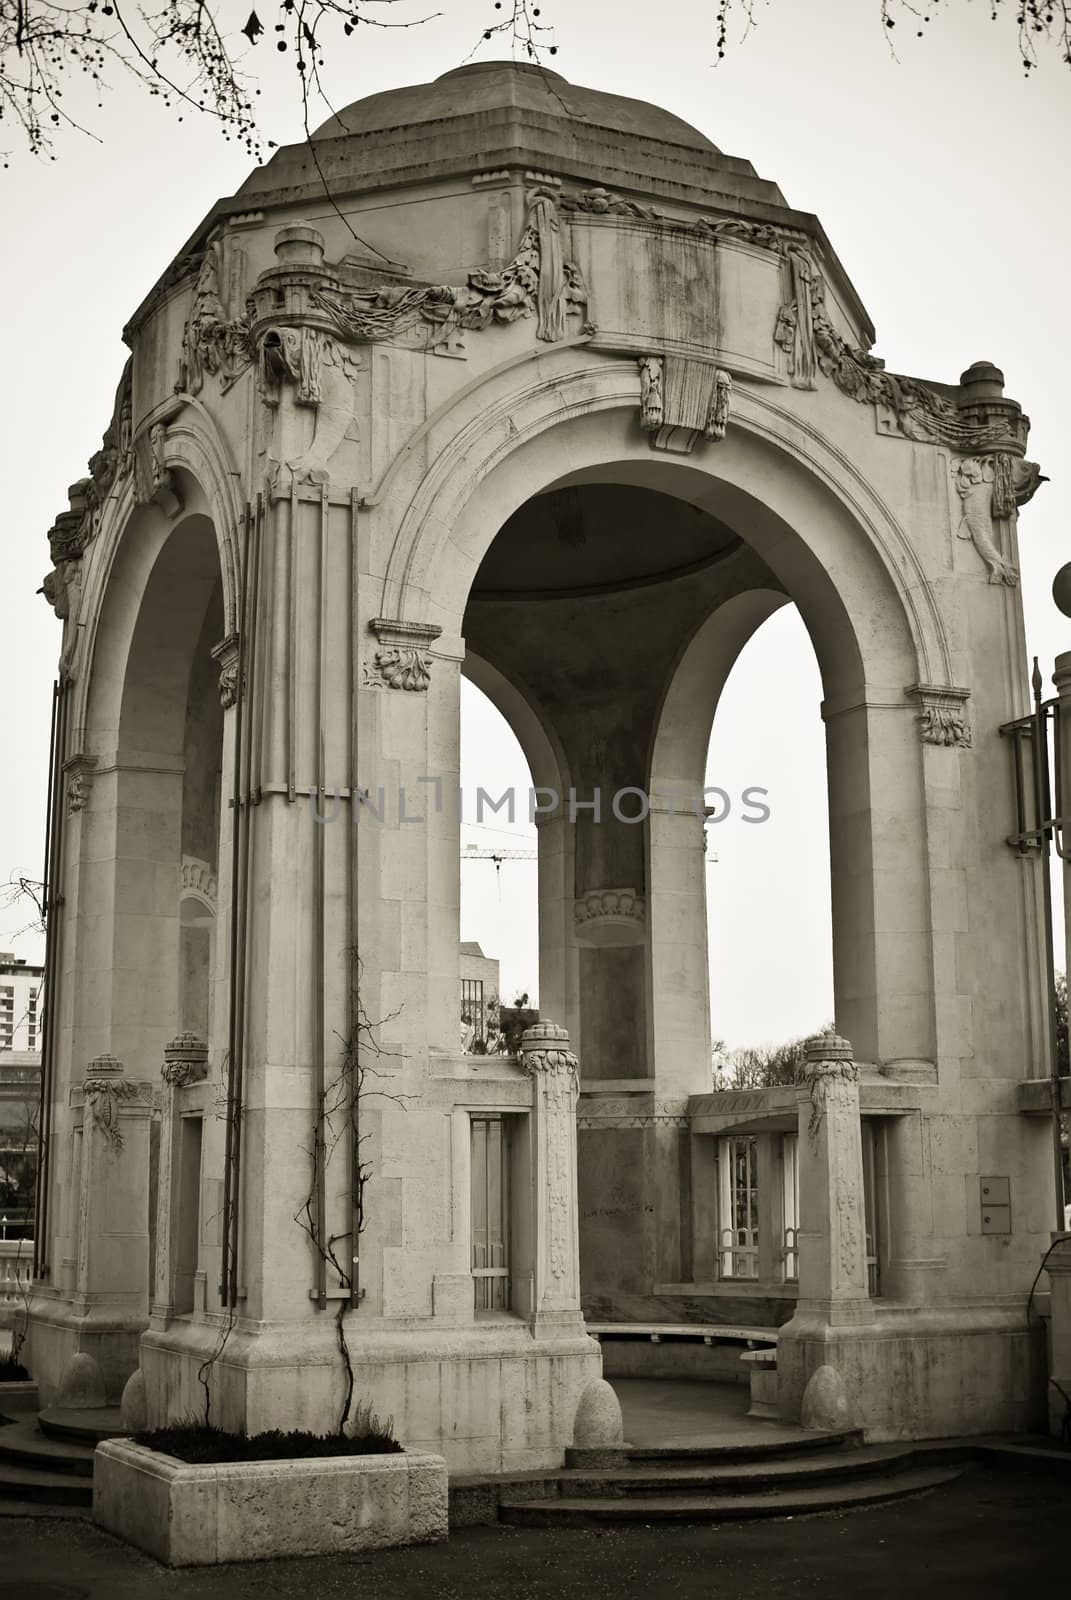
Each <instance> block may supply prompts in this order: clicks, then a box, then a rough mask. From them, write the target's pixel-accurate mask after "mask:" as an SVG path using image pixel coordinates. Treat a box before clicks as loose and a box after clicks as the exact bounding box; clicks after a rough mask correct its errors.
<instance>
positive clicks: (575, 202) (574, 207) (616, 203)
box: [561, 184, 659, 222]
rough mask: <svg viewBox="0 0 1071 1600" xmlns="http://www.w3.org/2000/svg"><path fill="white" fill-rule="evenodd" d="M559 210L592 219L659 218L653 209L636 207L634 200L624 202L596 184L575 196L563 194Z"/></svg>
mask: <svg viewBox="0 0 1071 1600" xmlns="http://www.w3.org/2000/svg"><path fill="white" fill-rule="evenodd" d="M561 208H562V210H563V211H582V212H586V213H587V214H588V215H589V216H593V217H642V218H643V219H644V220H645V221H647V222H657V221H658V218H659V213H658V212H657V211H655V210H654V209H653V207H651V206H641V205H637V204H636V202H635V201H634V200H624V199H622V197H621V196H620V195H619V194H613V193H612V192H611V191H610V190H609V189H604V188H602V187H601V186H600V185H598V184H596V185H595V186H594V187H593V188H591V189H582V190H581V191H580V192H579V193H577V194H568V195H565V194H563V195H562V197H561Z"/></svg>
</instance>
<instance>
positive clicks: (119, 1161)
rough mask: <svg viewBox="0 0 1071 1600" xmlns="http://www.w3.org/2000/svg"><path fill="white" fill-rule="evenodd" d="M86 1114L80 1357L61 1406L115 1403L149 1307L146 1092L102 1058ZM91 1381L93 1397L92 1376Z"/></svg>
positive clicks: (78, 1278) (86, 1091)
mask: <svg viewBox="0 0 1071 1600" xmlns="http://www.w3.org/2000/svg"><path fill="white" fill-rule="evenodd" d="M72 1102H73V1104H74V1106H75V1107H77V1106H78V1104H79V1102H81V1105H82V1119H83V1120H82V1159H81V1170H80V1174H79V1193H78V1217H77V1245H76V1259H75V1269H74V1292H73V1295H72V1299H71V1309H72V1312H73V1313H74V1316H75V1317H76V1318H77V1319H78V1324H77V1334H76V1336H75V1354H74V1355H73V1356H72V1357H71V1359H70V1360H69V1361H68V1363H67V1368H66V1369H65V1371H64V1375H63V1377H62V1379H61V1382H60V1396H59V1403H60V1404H61V1405H77V1404H79V1403H81V1404H87V1403H89V1404H100V1403H101V1400H100V1399H99V1398H93V1399H91V1400H89V1401H87V1400H86V1399H85V1398H82V1399H81V1400H79V1399H78V1398H76V1395H78V1394H83V1393H89V1392H92V1394H93V1396H94V1397H96V1396H99V1395H104V1396H106V1397H107V1399H108V1401H109V1402H117V1401H118V1399H119V1395H120V1393H121V1392H122V1389H123V1385H124V1384H125V1382H126V1380H127V1378H128V1377H129V1376H130V1374H131V1372H133V1370H134V1368H135V1367H136V1366H137V1364H138V1356H137V1349H138V1339H139V1338H140V1335H141V1332H142V1329H143V1328H144V1327H145V1325H146V1321H147V1317H148V1304H149V1124H150V1118H151V1115H152V1096H151V1091H150V1089H149V1085H148V1084H144V1083H131V1082H130V1081H129V1080H128V1079H127V1078H126V1076H125V1073H124V1070H123V1063H122V1062H121V1061H118V1060H116V1058H115V1057H114V1056H97V1057H96V1058H95V1060H93V1061H91V1062H90V1063H89V1065H88V1067H87V1068H86V1075H85V1078H84V1080H83V1082H82V1084H81V1085H80V1087H79V1088H77V1089H75V1090H74V1091H73V1093H72ZM90 1367H92V1369H93V1375H94V1382H93V1383H92V1384H91V1385H89V1388H88V1389H87V1388H86V1380H85V1371H88V1370H89V1368H90Z"/></svg>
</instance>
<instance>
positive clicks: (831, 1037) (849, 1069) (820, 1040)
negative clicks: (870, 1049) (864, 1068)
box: [801, 1031, 859, 1083]
mask: <svg viewBox="0 0 1071 1600" xmlns="http://www.w3.org/2000/svg"><path fill="white" fill-rule="evenodd" d="M801 1070H802V1075H803V1076H804V1077H805V1078H807V1079H810V1078H814V1077H817V1076H819V1075H824V1076H829V1077H837V1078H845V1079H847V1080H849V1081H850V1082H852V1083H855V1082H856V1081H857V1080H858V1078H859V1068H858V1066H857V1065H856V1062H855V1055H854V1052H853V1050H852V1046H851V1041H850V1040H848V1039H844V1038H842V1037H841V1035H840V1034H839V1033H833V1032H832V1031H830V1032H829V1033H816V1034H813V1035H812V1036H811V1038H810V1039H808V1040H807V1042H806V1044H805V1045H804V1047H803V1065H802V1069H801Z"/></svg>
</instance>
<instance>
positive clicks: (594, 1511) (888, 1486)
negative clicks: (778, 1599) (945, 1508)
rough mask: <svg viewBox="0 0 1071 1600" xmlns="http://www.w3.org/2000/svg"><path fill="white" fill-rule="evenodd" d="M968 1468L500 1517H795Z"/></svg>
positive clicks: (569, 1505) (584, 1504)
mask: <svg viewBox="0 0 1071 1600" xmlns="http://www.w3.org/2000/svg"><path fill="white" fill-rule="evenodd" d="M964 1470H965V1468H964V1467H962V1466H955V1467H949V1466H944V1467H916V1468H913V1469H911V1470H909V1471H907V1472H896V1473H888V1474H886V1475H884V1476H881V1477H876V1478H874V1479H871V1480H868V1481H867V1482H865V1483H844V1482H834V1483H828V1484H819V1485H811V1486H809V1487H796V1488H785V1489H780V1490H771V1491H769V1492H766V1493H761V1494H755V1493H752V1492H747V1493H744V1494H677V1495H658V1496H647V1497H644V1496H635V1497H633V1496H627V1497H620V1496H614V1497H609V1498H598V1497H595V1496H593V1497H592V1498H591V1499H584V1498H582V1497H576V1498H569V1499H557V1500H549V1499H548V1500H521V1501H516V1500H507V1501H503V1502H502V1504H501V1505H500V1506H499V1509H498V1514H499V1520H500V1521H502V1522H505V1523H508V1524H510V1525H511V1526H513V1527H525V1528H564V1527H585V1526H590V1525H592V1524H597V1523H607V1522H621V1523H624V1522H643V1523H651V1522H737V1521H741V1520H743V1519H744V1518H748V1519H751V1518H757V1517H795V1516H804V1515H807V1514H808V1513H814V1512H819V1511H841V1510H850V1509H852V1508H853V1507H856V1506H864V1505H878V1504H881V1503H882V1502H883V1501H887V1500H899V1499H902V1498H903V1497H904V1496H906V1495H912V1494H921V1493H923V1492H924V1491H925V1490H928V1489H938V1488H941V1487H942V1486H943V1485H944V1484H946V1483H952V1482H953V1481H954V1479H956V1478H958V1477H959V1476H960V1474H961V1473H962V1472H963V1471H964Z"/></svg>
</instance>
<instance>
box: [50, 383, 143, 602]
mask: <svg viewBox="0 0 1071 1600" xmlns="http://www.w3.org/2000/svg"><path fill="white" fill-rule="evenodd" d="M130 434H131V363H130V361H127V363H126V366H125V367H124V368H123V375H122V377H121V378H120V380H119V387H118V389H117V390H116V393H115V404H114V407H113V409H112V418H111V421H110V422H109V424H108V426H107V428H106V429H105V432H104V437H103V439H102V440H101V447H100V449H99V450H98V451H97V452H96V453H95V454H94V455H93V456H92V457H91V458H90V461H89V477H88V478H79V479H78V482H77V483H74V484H72V485H71V487H70V488H69V489H68V491H67V501H68V505H67V510H66V511H62V512H60V514H59V516H58V517H57V518H56V520H55V522H54V523H53V525H52V527H51V528H50V529H49V532H48V543H49V550H50V552H51V555H52V560H53V562H54V563H55V565H56V566H57V567H60V566H61V565H62V563H63V562H65V561H78V560H80V559H81V557H82V554H83V552H84V551H85V549H86V546H87V545H89V544H90V543H91V542H92V540H93V538H94V536H95V534H96V531H97V528H98V527H99V525H100V518H101V513H102V512H103V509H104V503H105V501H106V500H107V498H108V495H109V494H110V493H111V491H112V489H113V488H114V486H115V485H116V484H117V482H118V481H119V479H120V477H121V476H122V475H123V473H125V472H126V471H127V470H128V469H129V466H130V459H131V449H130ZM47 582H48V580H47V579H46V584H47ZM43 587H44V586H43ZM44 592H45V594H46V597H47V598H49V603H50V604H53V603H54V602H53V601H52V599H51V597H50V596H49V594H48V589H47V588H45V591H44Z"/></svg>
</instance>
